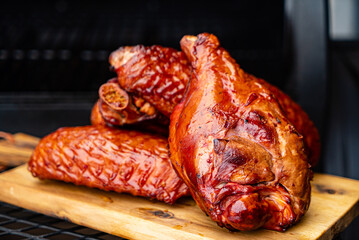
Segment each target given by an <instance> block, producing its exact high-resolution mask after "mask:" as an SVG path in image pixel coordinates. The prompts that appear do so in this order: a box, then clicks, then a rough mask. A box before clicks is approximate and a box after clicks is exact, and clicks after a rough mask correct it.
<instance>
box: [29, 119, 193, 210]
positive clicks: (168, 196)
mask: <svg viewBox="0 0 359 240" xmlns="http://www.w3.org/2000/svg"><path fill="white" fill-rule="evenodd" d="M28 169H29V170H30V172H31V173H32V175H33V176H35V177H39V178H41V179H56V180H61V181H65V182H71V183H74V184H76V185H85V186H88V187H93V188H99V189H103V190H107V191H116V192H125V193H130V194H132V195H135V196H143V197H148V198H152V199H157V200H160V201H164V202H166V203H171V204H172V203H174V202H175V200H176V199H178V198H179V197H181V196H183V195H186V194H187V193H188V188H187V186H186V185H185V184H184V183H183V182H182V180H180V179H179V178H178V177H177V175H176V173H175V171H174V170H173V168H172V166H171V163H170V160H169V156H168V150H167V140H166V138H164V137H160V136H156V135H151V134H145V133H140V132H136V131H126V130H120V129H114V128H108V127H103V126H85V127H67V128H60V129H58V130H57V131H55V132H54V133H51V134H50V135H48V136H46V137H45V138H43V139H42V140H41V141H40V143H39V144H38V146H37V147H36V149H35V151H34V153H33V155H32V157H31V159H30V162H29V165H28Z"/></svg>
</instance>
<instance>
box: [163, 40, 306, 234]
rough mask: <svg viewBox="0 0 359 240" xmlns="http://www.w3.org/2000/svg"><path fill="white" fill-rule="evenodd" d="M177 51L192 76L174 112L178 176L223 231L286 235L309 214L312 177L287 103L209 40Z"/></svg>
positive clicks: (172, 142) (186, 43) (186, 42)
mask: <svg viewBox="0 0 359 240" xmlns="http://www.w3.org/2000/svg"><path fill="white" fill-rule="evenodd" d="M181 48H182V50H183V51H184V53H185V54H186V56H187V57H188V59H189V61H190V62H191V64H192V68H193V74H192V78H191V80H190V82H189V86H188V89H187V91H186V94H185V96H184V98H183V99H182V101H181V102H180V103H179V104H178V105H177V106H176V107H175V109H174V111H173V113H172V115H171V121H170V137H169V146H170V153H171V160H172V164H173V166H174V168H175V170H176V172H177V173H178V174H179V176H180V177H181V178H182V179H183V180H184V182H185V183H186V184H187V186H188V187H189V189H190V192H191V194H192V196H193V198H194V199H195V201H196V202H197V204H198V205H199V206H200V208H201V209H202V210H203V211H204V212H205V213H206V214H208V215H209V216H210V217H211V218H212V220H214V221H216V222H217V223H218V224H219V225H220V226H224V227H227V228H229V229H232V230H234V229H238V230H253V229H257V228H260V227H263V228H266V229H272V230H278V231H284V230H286V229H287V228H288V227H289V226H291V225H292V224H294V223H296V222H297V221H298V220H299V219H300V218H301V216H303V214H304V213H305V212H306V211H307V209H308V206H309V202H310V191H311V189H310V179H311V177H312V172H311V170H310V164H309V163H308V156H307V152H306V148H305V144H304V142H303V136H302V135H301V134H300V132H298V130H297V129H296V127H295V125H294V124H293V123H292V122H291V121H290V119H288V116H287V114H286V110H285V108H284V107H288V106H282V105H281V101H283V99H282V100H281V99H280V97H279V99H278V97H277V96H276V93H277V94H278V92H276V91H272V90H273V89H272V87H271V86H270V85H269V84H267V83H265V82H264V81H263V80H259V79H257V78H255V77H254V76H251V75H249V74H246V73H245V72H244V71H243V70H242V69H240V68H239V66H238V65H237V64H236V62H235V61H234V59H232V58H231V57H230V55H229V54H228V52H227V51H226V50H224V49H223V48H222V47H220V44H219V41H218V39H217V38H216V37H215V36H214V35H211V34H200V35H198V36H197V37H195V36H185V37H183V38H182V40H181ZM292 105H293V104H292V103H291V104H289V106H292ZM299 117H300V116H299Z"/></svg>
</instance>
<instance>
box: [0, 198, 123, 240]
mask: <svg viewBox="0 0 359 240" xmlns="http://www.w3.org/2000/svg"><path fill="white" fill-rule="evenodd" d="M2 239H7V240H10V239H52V240H56V239H59V240H60V239H61V240H72V239H88V240H90V239H91V240H92V239H104V240H112V239H119V240H121V239H124V238H120V237H116V236H113V235H110V234H107V233H103V232H100V231H97V230H94V229H91V228H87V227H83V226H79V225H76V224H74V223H71V222H68V221H65V220H61V219H58V218H53V217H49V216H45V215H42V214H39V213H36V212H33V211H29V210H26V209H23V208H20V207H16V206H13V205H10V204H7V203H4V202H0V240H2Z"/></svg>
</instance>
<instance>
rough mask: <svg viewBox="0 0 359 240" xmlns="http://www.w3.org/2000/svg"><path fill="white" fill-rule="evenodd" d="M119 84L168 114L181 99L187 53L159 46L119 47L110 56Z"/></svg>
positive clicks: (186, 75)
mask: <svg viewBox="0 0 359 240" xmlns="http://www.w3.org/2000/svg"><path fill="white" fill-rule="evenodd" d="M109 60H110V64H111V65H112V66H113V68H114V69H115V71H116V73H117V76H118V81H119V84H120V86H121V87H122V88H123V89H124V90H125V91H127V92H129V93H133V94H135V95H136V96H138V97H141V98H143V99H144V100H145V101H147V102H148V103H150V104H151V105H152V106H154V107H155V108H156V109H157V110H158V111H159V112H161V113H163V114H164V115H165V116H167V117H169V116H170V115H171V113H172V111H173V108H174V107H175V106H176V104H177V103H178V102H179V101H180V100H181V99H182V97H183V94H184V91H185V88H186V85H187V82H188V80H189V78H190V75H191V67H190V64H189V62H188V60H187V58H186V56H185V55H184V54H183V53H182V52H180V51H177V50H175V49H172V48H165V47H161V46H151V47H144V46H142V45H138V46H134V47H122V48H119V49H118V50H116V51H114V52H113V53H112V54H111V56H110V59H109Z"/></svg>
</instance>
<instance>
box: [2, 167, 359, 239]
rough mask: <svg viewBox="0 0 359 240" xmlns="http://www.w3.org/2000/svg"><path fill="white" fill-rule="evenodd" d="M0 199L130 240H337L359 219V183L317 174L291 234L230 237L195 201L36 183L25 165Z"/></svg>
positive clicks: (11, 175)
mask: <svg viewBox="0 0 359 240" xmlns="http://www.w3.org/2000/svg"><path fill="white" fill-rule="evenodd" d="M0 185H1V186H2V187H1V188H0V200H1V201H4V202H8V203H11V204H15V205H18V206H21V207H24V208H27V209H31V210H33V211H37V212H41V213H44V214H47V215H51V216H57V217H60V218H64V219H68V220H70V221H72V222H74V223H77V224H80V225H84V226H87V227H91V228H94V229H98V230H100V231H104V232H108V233H110V234H114V235H118V236H122V237H125V238H130V239H275V240H279V239H332V238H333V236H334V235H335V234H337V233H339V232H341V231H342V230H343V229H344V228H346V227H347V226H348V225H349V223H350V222H351V221H352V220H353V219H354V218H355V217H356V216H357V215H358V214H359V203H358V199H359V181H356V180H351V179H346V178H341V177H335V176H331V175H326V174H315V176H314V181H313V184H312V186H313V192H312V203H311V206H310V208H309V211H308V213H307V214H306V215H305V216H304V218H303V219H302V220H301V221H300V222H299V223H298V224H297V225H296V226H294V227H292V228H290V229H289V230H288V231H287V232H285V233H280V232H274V231H268V230H259V231H252V232H230V231H228V230H226V229H223V228H220V227H218V226H217V225H216V224H215V223H214V222H212V221H211V220H210V218H209V217H206V216H205V215H204V213H203V212H202V211H201V210H200V209H199V208H198V207H197V206H196V204H195V202H194V201H193V200H192V199H190V198H187V199H182V200H179V202H178V203H176V204H174V205H173V206H170V205H166V204H164V203H160V202H156V201H149V200H147V199H144V198H140V197H132V196H129V195H127V194H117V193H113V192H105V191H101V190H96V189H89V188H86V187H80V186H75V185H72V184H66V183H62V182H56V181H49V180H46V181H41V180H38V179H36V178H33V177H32V176H31V174H30V173H29V172H28V171H27V170H26V166H25V165H23V166H20V167H18V168H15V169H12V170H10V171H7V172H4V173H2V174H0Z"/></svg>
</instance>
